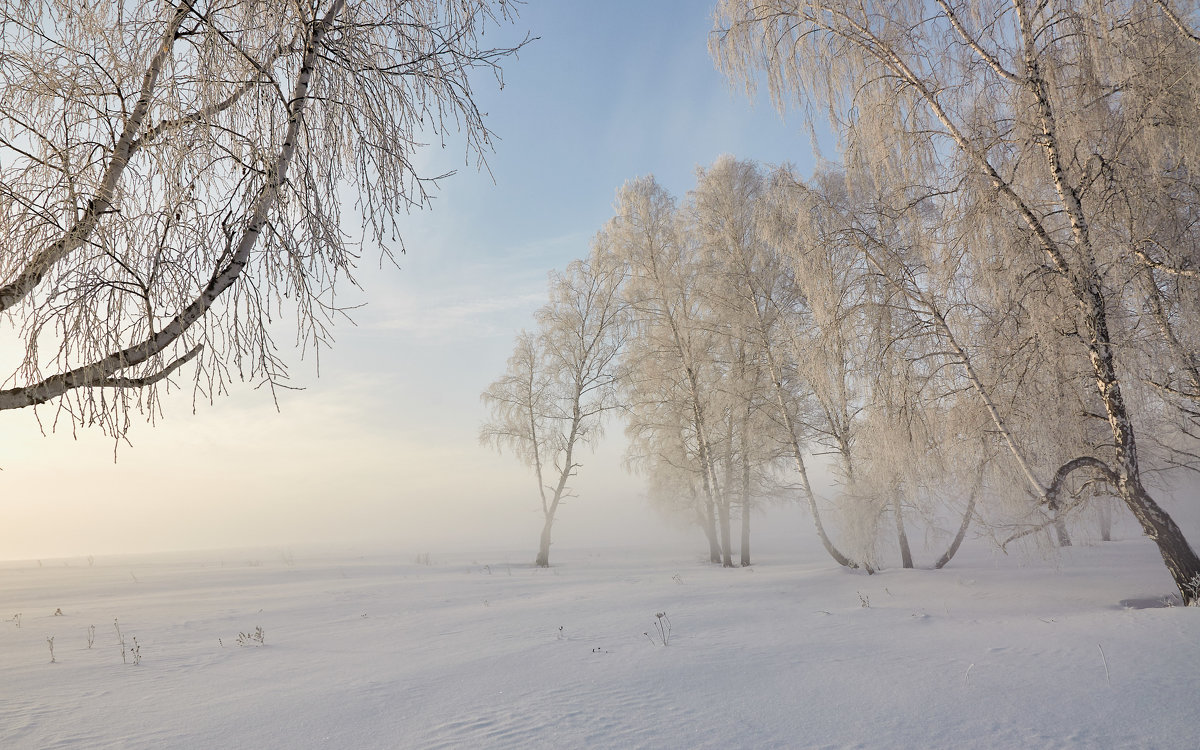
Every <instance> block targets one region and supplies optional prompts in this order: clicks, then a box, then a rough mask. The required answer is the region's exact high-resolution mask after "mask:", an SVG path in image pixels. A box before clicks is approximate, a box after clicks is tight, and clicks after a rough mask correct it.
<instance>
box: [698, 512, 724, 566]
mask: <svg viewBox="0 0 1200 750" xmlns="http://www.w3.org/2000/svg"><path fill="white" fill-rule="evenodd" d="M700 528H702V529H704V535H705V536H706V537H708V561H709V562H712V563H719V562H721V544H720V542H718V541H717V516H716V513H715V512H714V511H713V502H712V501H711V500H705V502H704V510H703V511H701V512H700Z"/></svg>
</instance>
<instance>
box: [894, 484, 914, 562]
mask: <svg viewBox="0 0 1200 750" xmlns="http://www.w3.org/2000/svg"><path fill="white" fill-rule="evenodd" d="M892 513H894V514H895V516H896V535H897V537H898V538H899V540H900V560H901V564H902V565H904V567H906V568H911V567H912V566H913V559H912V550H910V549H909V548H908V534H907V533H905V531H904V511H903V508H902V506H901V503H900V493H899V492H896V494H895V495H893V496H892Z"/></svg>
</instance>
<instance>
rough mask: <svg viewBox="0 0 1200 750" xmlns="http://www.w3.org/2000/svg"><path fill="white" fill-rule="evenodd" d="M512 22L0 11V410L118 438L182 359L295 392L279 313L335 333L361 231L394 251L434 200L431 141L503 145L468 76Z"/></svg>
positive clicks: (437, 9) (495, 13)
mask: <svg viewBox="0 0 1200 750" xmlns="http://www.w3.org/2000/svg"><path fill="white" fill-rule="evenodd" d="M511 12H512V8H511V4H509V3H505V2H503V1H501V2H492V0H411V1H410V2H395V1H393V0H305V2H297V1H295V0H283V1H279V0H271V1H269V2H268V1H267V0H172V1H170V2H164V1H163V0H128V1H122V2H78V1H77V0H19V1H16V2H3V3H0V29H2V31H3V34H2V36H0V247H2V248H3V251H2V252H0V326H2V328H3V335H4V336H5V337H6V340H7V343H6V345H5V346H6V349H7V351H9V352H12V353H14V356H13V358H12V361H6V362H5V363H4V365H5V366H12V367H14V370H13V371H12V373H11V374H10V375H8V376H7V378H6V379H5V381H4V383H3V387H2V389H0V409H17V408H22V407H27V406H36V405H38V404H43V403H47V402H52V403H54V404H55V405H56V406H55V408H56V419H57V418H58V416H57V415H59V414H63V415H66V418H67V419H69V420H70V421H71V422H72V424H86V425H97V426H99V427H100V428H101V429H103V430H105V431H107V432H109V433H113V434H122V433H123V432H124V431H125V430H126V429H127V426H128V423H129V412H130V409H131V408H138V409H142V410H145V411H147V412H149V413H150V414H151V415H153V414H154V413H155V412H156V409H157V405H158V389H159V388H161V387H163V386H164V385H165V384H167V383H169V380H168V378H169V377H170V376H171V375H173V374H175V373H178V372H180V368H182V367H184V365H186V364H187V363H189V362H192V363H194V372H195V374H194V376H187V377H190V378H193V379H194V384H195V389H196V392H197V395H199V396H200V397H204V398H211V397H212V396H213V395H214V394H215V393H217V392H220V391H222V390H224V389H225V387H226V385H227V383H228V382H229V381H230V379H231V378H233V377H241V378H249V379H253V380H257V381H259V382H266V383H269V384H272V385H273V384H274V383H276V382H277V381H279V380H280V379H283V378H285V377H286V366H285V363H284V361H283V360H282V359H281V357H280V355H279V353H278V351H277V349H276V347H275V344H274V343H273V341H272V334H273V327H272V320H277V319H279V318H284V319H288V320H294V321H295V324H296V326H297V331H296V335H297V339H298V341H299V342H300V343H301V345H303V346H305V347H313V348H319V347H321V346H324V345H326V344H327V343H328V342H329V340H330V336H329V326H330V325H331V324H332V322H333V320H334V319H335V318H336V317H338V316H339V315H340V314H342V311H341V310H340V309H339V303H338V299H337V297H336V296H335V293H336V291H337V290H338V289H339V288H344V286H345V285H346V284H353V283H354V277H353V271H354V267H355V264H356V261H357V258H358V254H359V252H360V251H361V248H362V245H363V242H362V241H360V240H359V239H358V237H360V236H365V242H366V243H368V244H374V245H378V246H379V248H380V249H381V252H383V253H384V254H385V255H388V254H390V252H391V248H396V247H400V248H402V244H400V243H401V241H400V238H399V236H398V234H397V231H398V229H397V226H396V218H397V216H398V215H399V214H402V213H404V212H405V211H406V210H408V209H409V208H411V207H414V206H423V205H425V204H426V203H427V191H428V190H429V188H430V186H431V184H432V181H431V180H430V179H429V178H428V177H426V176H424V175H422V174H420V173H418V172H417V171H416V169H415V167H414V158H413V157H414V154H415V153H416V151H417V149H418V148H419V147H420V145H421V143H422V142H423V141H425V140H428V139H430V138H433V139H442V140H444V139H446V138H447V137H455V131H458V135H457V137H461V138H463V139H464V140H465V143H466V151H467V155H468V159H471V158H479V159H482V157H483V155H484V154H485V153H486V152H487V151H488V150H489V149H490V148H491V136H490V133H489V131H488V129H487V127H486V125H485V124H484V120H483V116H482V113H481V112H480V111H479V109H478V108H477V106H476V104H475V100H474V95H473V92H472V87H471V79H472V73H473V72H474V71H477V70H483V71H486V72H490V73H494V74H495V75H497V76H499V73H500V69H499V67H498V66H499V64H500V62H501V61H502V60H503V58H504V57H505V56H507V55H509V54H511V53H512V52H513V51H515V50H514V49H513V48H501V49H489V48H486V47H484V46H482V45H481V44H480V41H481V36H482V34H483V33H484V32H485V30H488V29H491V28H493V27H498V26H499V25H501V24H505V23H507V22H508V21H509V20H511V18H510V15H511ZM518 46H519V45H518ZM348 191H349V192H348ZM346 194H356V195H357V198H356V201H355V203H354V204H353V210H352V211H349V212H346V211H344V207H343V203H342V197H343V195H346ZM364 229H365V235H364V233H363V231H362V230H364Z"/></svg>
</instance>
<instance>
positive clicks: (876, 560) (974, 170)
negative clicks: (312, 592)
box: [484, 0, 1200, 603]
mask: <svg viewBox="0 0 1200 750" xmlns="http://www.w3.org/2000/svg"><path fill="white" fill-rule="evenodd" d="M1193 15H1194V14H1193V13H1192V12H1191V11H1190V9H1185V10H1180V11H1176V10H1174V9H1173V8H1172V7H1171V5H1170V4H1169V3H1166V2H1165V1H1162V2H1101V1H1099V0H1095V1H1091V0H1089V1H1087V2H1051V3H1045V2H1043V3H1036V4H1034V3H1026V2H1022V1H1021V0H1015V1H1014V2H1011V3H1010V2H984V3H961V2H960V3H956V2H950V0H936V1H935V2H932V3H927V2H913V3H899V4H897V3H874V2H866V3H855V4H848V3H842V2H801V3H796V2H790V1H788V2H784V1H783V0H768V1H766V2H762V1H761V0H760V1H756V2H746V0H722V2H720V3H719V4H718V6H717V10H716V13H715V29H714V32H713V34H712V37H711V40H710V46H711V50H712V52H713V55H714V57H715V59H716V61H717V64H718V66H719V67H720V68H721V69H722V70H724V71H725V72H726V73H727V74H728V75H729V76H730V77H731V79H732V80H734V81H740V82H742V83H744V84H745V85H746V86H748V87H750V88H753V87H754V86H755V85H756V84H757V83H758V82H759V81H760V79H761V80H765V81H766V83H767V86H768V88H769V90H770V93H771V95H772V96H773V98H774V99H775V101H776V103H777V104H779V105H780V106H781V108H786V107H788V106H792V105H795V106H798V107H799V108H800V110H801V111H802V112H804V113H805V114H806V116H807V117H808V118H809V120H810V122H812V121H815V120H816V119H817V117H818V113H820V115H821V116H823V117H824V118H825V119H827V120H828V122H829V124H830V126H831V127H832V129H833V131H834V132H835V134H836V135H837V137H838V153H837V159H836V160H835V161H833V162H829V163H826V164H824V165H823V166H822V167H821V168H819V169H818V170H817V172H816V173H815V174H813V175H811V176H810V177H808V178H802V177H801V176H799V175H797V174H796V173H795V172H794V170H792V169H790V168H787V167H778V168H769V167H765V166H762V165H759V164H755V163H752V162H744V161H738V160H736V159H734V158H732V157H727V158H722V159H721V160H719V161H718V162H716V163H715V164H713V165H712V166H710V167H708V168H705V169H701V170H698V172H697V182H696V186H695V187H694V189H693V190H692V191H690V192H689V193H688V195H687V196H686V197H685V198H684V199H683V200H677V199H676V198H675V197H673V196H672V195H670V194H669V193H668V191H666V190H665V189H664V188H663V187H662V186H660V185H659V184H657V183H656V182H655V181H654V179H653V178H649V177H647V178H641V179H638V180H634V181H632V182H630V183H627V184H626V185H625V186H624V187H623V188H621V190H620V191H619V192H618V196H617V201H616V210H615V215H614V216H613V218H612V219H611V220H610V221H609V222H608V224H607V225H606V226H605V227H604V228H603V229H602V230H601V231H600V232H599V233H598V234H597V236H596V238H595V240H594V242H593V246H592V248H591V250H590V252H589V254H588V257H587V259H586V260H582V261H579V262H577V263H576V264H574V265H573V266H572V269H573V270H571V271H569V273H568V275H571V274H577V275H580V278H581V279H582V278H588V277H591V276H595V277H596V278H603V279H605V281H604V282H603V283H600V284H599V286H596V287H595V291H596V293H597V296H596V297H595V300H596V301H597V303H596V305H595V306H593V305H592V302H591V300H592V299H593V298H592V297H588V300H589V302H588V303H587V304H584V305H582V306H581V305H580V304H579V298H578V296H577V294H578V293H577V292H571V293H568V294H567V297H572V295H576V296H575V297H574V299H575V302H574V303H572V305H571V306H570V307H571V309H572V310H579V311H582V312H581V313H580V314H578V315H574V316H573V317H571V323H570V324H569V325H560V324H559V320H560V318H561V316H559V315H556V314H555V310H559V309H561V307H562V305H563V302H562V301H561V300H562V297H561V294H560V291H561V289H562V288H564V287H563V284H564V281H563V278H558V277H556V279H555V280H554V281H553V282H552V289H554V290H556V291H554V292H552V300H551V301H550V302H549V303H548V305H547V307H546V308H544V310H543V312H542V313H539V318H538V320H539V325H538V327H537V329H536V331H535V332H534V333H531V334H528V336H527V338H528V339H529V342H530V344H531V346H532V349H531V352H532V353H533V358H532V359H531V360H530V361H529V365H530V367H531V368H532V370H533V371H534V374H532V375H531V376H530V382H534V381H536V382H539V383H544V384H545V388H544V389H540V390H537V392H538V394H539V398H543V399H549V401H547V402H546V403H550V402H553V403H555V404H559V405H561V404H568V405H569V408H565V409H564V408H560V407H555V408H554V409H545V408H543V407H542V406H538V405H535V404H534V400H533V399H532V398H530V399H526V402H528V404H527V408H524V409H523V410H519V411H521V413H522V415H523V418H524V420H525V421H526V422H528V427H527V428H526V427H521V428H519V429H518V428H515V427H512V424H515V423H511V424H510V420H508V419H507V417H506V415H505V414H502V413H500V412H499V411H497V410H496V409H495V408H493V411H492V414H493V422H492V425H491V426H492V427H494V426H496V425H503V426H504V427H502V429H500V430H498V431H497V430H491V431H489V429H490V428H485V435H486V436H488V439H491V440H495V441H497V442H498V443H503V444H507V445H511V446H514V447H515V446H517V445H523V446H525V448H523V450H525V451H526V453H525V455H526V456H527V457H528V456H533V460H534V462H535V463H538V464H539V465H544V466H549V465H553V466H554V468H555V471H556V472H557V474H556V476H557V478H558V480H559V481H558V482H557V484H555V485H554V490H555V491H554V492H553V493H552V495H553V496H554V497H556V498H557V497H559V496H560V495H561V494H562V492H565V491H569V478H570V476H571V474H572V472H573V471H574V470H575V469H576V468H577V466H578V459H577V456H578V453H577V451H578V449H579V447H580V446H581V445H582V444H583V443H585V442H587V441H588V440H592V439H594V437H595V435H596V434H597V432H598V431H599V428H600V424H601V418H602V416H603V415H604V414H605V413H606V412H610V411H613V410H615V409H617V408H618V407H619V409H620V414H621V416H622V418H623V421H624V424H625V429H626V432H627V435H628V437H629V445H630V447H629V456H628V459H629V463H630V464H631V466H633V467H634V468H636V469H637V470H639V471H641V472H643V473H644V474H645V476H646V477H647V479H648V485H649V487H650V490H651V494H652V495H653V496H655V497H658V498H661V499H662V500H663V501H664V502H669V503H674V504H677V505H678V506H679V507H681V508H682V509H684V511H685V512H687V513H690V514H692V515H693V517H694V518H695V520H696V522H697V524H698V525H699V526H700V528H702V529H703V531H704V533H705V536H706V537H707V539H708V542H709V547H710V552H711V555H712V557H713V559H714V561H717V560H719V561H720V562H721V563H723V564H725V565H732V564H733V562H732V556H733V552H732V550H733V546H734V545H733V542H732V537H733V530H732V527H733V525H734V523H735V521H740V524H741V535H740V536H741V546H740V549H741V553H742V562H743V563H746V562H748V561H749V558H748V551H749V537H748V534H749V531H748V530H749V522H750V518H751V511H752V509H753V507H754V506H755V504H756V503H759V502H763V501H765V500H766V499H767V498H769V497H772V496H776V495H779V494H780V490H781V485H783V487H782V489H783V490H785V491H788V492H792V493H794V494H795V495H796V496H798V497H799V498H800V499H801V500H802V501H803V502H805V504H807V505H808V506H809V508H810V510H811V512H812V515H813V518H814V521H815V527H816V530H817V534H818V535H819V537H820V539H821V541H822V543H823V545H824V546H825V548H826V550H827V551H828V552H829V553H830V555H831V556H832V557H833V559H835V560H836V561H837V562H838V563H839V564H842V565H846V566H849V567H856V568H862V569H864V570H867V571H871V570H873V569H875V568H876V567H878V566H879V565H881V564H883V563H884V561H883V560H881V559H880V550H881V549H882V547H881V540H883V539H884V538H885V537H886V538H887V539H889V540H892V539H894V540H895V542H894V544H895V549H897V550H898V551H899V554H900V557H901V564H903V565H906V566H911V565H913V564H915V563H914V560H913V553H912V549H911V545H910V544H909V542H908V536H909V535H908V533H907V531H908V528H909V526H910V524H913V523H922V524H926V525H927V524H928V523H930V522H931V519H936V518H945V517H946V510H947V509H950V511H951V513H952V514H953V515H954V516H955V517H957V518H960V519H961V523H959V524H957V526H954V525H952V526H951V528H949V529H947V533H946V534H945V535H944V537H945V541H946V544H945V547H944V549H943V550H941V552H942V554H941V556H940V557H939V558H938V560H937V561H936V563H934V564H935V565H938V566H940V565H942V564H945V562H946V561H947V560H948V559H949V557H950V556H952V555H953V553H954V550H955V549H956V548H957V545H958V544H959V543H960V542H961V539H962V535H963V533H965V531H966V527H967V524H968V523H970V522H971V521H972V519H976V518H977V519H982V520H983V522H984V525H985V527H986V529H987V530H988V532H989V533H991V534H992V535H993V536H995V538H996V540H997V542H998V543H1000V544H1006V543H1009V542H1011V541H1012V540H1015V539H1018V538H1020V537H1022V536H1024V535H1028V534H1032V533H1038V532H1040V531H1042V530H1045V531H1046V533H1049V534H1053V535H1054V537H1055V539H1056V540H1057V542H1058V543H1060V544H1069V543H1070V523H1069V522H1070V520H1071V519H1072V518H1073V517H1076V516H1078V515H1079V514H1081V513H1083V512H1085V511H1086V510H1087V509H1088V508H1093V509H1096V512H1098V513H1099V514H1100V515H1102V516H1103V515H1104V513H1105V512H1106V511H1107V509H1108V507H1109V504H1110V503H1112V502H1113V501H1114V500H1115V501H1118V502H1119V503H1121V504H1123V505H1124V506H1125V507H1126V508H1127V509H1128V510H1129V511H1130V512H1131V513H1132V515H1133V516H1134V518H1135V519H1136V520H1137V522H1138V523H1139V525H1140V527H1141V529H1142V530H1143V532H1144V533H1145V534H1146V535H1147V536H1148V537H1150V538H1151V539H1152V540H1153V541H1154V542H1155V543H1156V544H1157V546H1158V549H1159V550H1160V552H1161V553H1162V557H1163V560H1164V563H1165V564H1166V566H1167V568H1168V570H1169V572H1170V573H1171V575H1172V577H1173V579H1174V581H1175V583H1176V585H1177V586H1178V587H1179V589H1180V592H1181V594H1182V596H1183V598H1184V600H1185V601H1186V602H1189V603H1192V602H1195V601H1196V600H1197V598H1198V596H1200V590H1198V589H1200V559H1198V558H1197V556H1196V554H1195V552H1194V551H1193V550H1192V548H1191V547H1190V546H1189V544H1188V542H1187V540H1186V539H1185V537H1184V535H1183V533H1182V531H1181V530H1180V529H1179V527H1178V525H1177V524H1176V523H1175V522H1174V521H1173V519H1172V518H1171V517H1170V515H1169V514H1168V513H1167V512H1166V511H1165V510H1164V509H1163V507H1162V506H1161V505H1160V504H1159V503H1158V502H1157V501H1156V500H1155V498H1154V495H1153V494H1152V490H1151V488H1152V487H1153V486H1155V480H1156V478H1158V477H1161V476H1163V475H1165V474H1167V473H1169V472H1172V471H1175V470H1178V469H1181V468H1184V469H1195V468H1196V467H1197V459H1196V450H1197V440H1198V439H1200V327H1198V326H1197V325H1196V323H1197V321H1198V320H1200V318H1198V313H1200V309H1198V308H1200V221H1198V219H1200V211H1198V200H1200V190H1198V189H1197V188H1198V187H1200V184H1198V181H1200V170H1198V169H1197V166H1196V165H1197V161H1196V160H1197V157H1198V156H1200V150H1198V147H1200V106H1197V105H1200V38H1198V37H1197V36H1196V34H1195V33H1194V32H1193V31H1192V28H1193V27H1192V26H1190V25H1189V21H1190V19H1191V18H1192V17H1193ZM567 286H569V287H570V288H571V289H575V290H580V289H584V288H588V289H591V288H593V286H594V285H592V284H584V283H577V282H571V283H569V284H567ZM600 300H602V301H603V302H602V304H601V303H600ZM613 309H617V310H619V313H618V314H601V313H599V312H598V311H599V310H607V311H611V310H613ZM585 331H587V333H586V334H585V333H584V332H585ZM568 341H569V342H571V346H570V348H569V351H570V352H571V353H572V354H574V355H578V356H576V357H575V360H576V361H577V363H583V362H585V361H586V362H588V363H590V364H589V365H588V367H590V368H592V369H587V368H584V367H582V364H577V366H574V367H566V368H564V367H563V365H562V364H561V361H562V358H561V353H562V352H563V351H566V350H565V349H563V346H564V342H568ZM588 341H594V342H603V345H602V346H600V347H592V346H589V345H586V343H585V342H588ZM597 348H600V349H603V351H604V352H605V353H604V355H603V356H602V357H597V355H596V353H595V352H596V351H597ZM549 349H555V350H556V351H557V352H558V353H557V354H555V355H553V356H547V355H540V354H538V352H539V351H544V350H549ZM614 353H615V354H614ZM515 358H516V355H514V359H515ZM513 367H514V365H513V362H511V361H510V366H509V372H508V374H507V375H506V376H505V379H508V378H510V377H511V376H512V374H513ZM585 370H586V372H588V373H589V375H588V377H590V378H592V380H590V381H589V380H588V378H581V377H580V376H579V375H578V374H574V375H570V374H568V375H564V374H563V373H564V372H574V373H578V372H582V371H585ZM586 382H591V383H593V384H594V386H595V387H594V388H593V389H592V390H590V391H587V394H590V395H588V396H587V397H586V398H584V400H583V401H580V398H581V397H583V395H584V393H585V391H584V386H583V385H582V384H584V383H586ZM529 392H530V393H532V392H533V389H531V390H530V391H529ZM498 395H499V394H498V393H497V392H496V386H493V387H492V388H490V389H489V390H488V391H487V392H486V393H485V394H484V400H485V401H486V402H487V403H489V404H490V405H492V406H493V407H495V406H496V405H497V404H499V403H511V402H505V401H503V399H498V398H497V396H498ZM589 399H590V400H589ZM526 402H522V403H523V404H525V403H526ZM582 403H587V404H590V406H588V407H587V408H583V407H581V406H579V404H582ZM572 404H573V406H572ZM568 417H569V418H568ZM564 426H569V428H567V427H564ZM535 432H536V433H537V435H539V436H540V437H533V433H535ZM817 455H823V456H826V457H827V458H828V459H829V461H830V463H831V465H832V467H833V471H834V472H835V473H836V475H837V478H838V481H839V488H838V492H837V495H836V498H834V502H833V508H832V510H833V513H834V515H835V516H836V519H837V524H836V527H837V528H836V531H837V533H836V534H834V533H833V532H832V530H830V529H829V527H827V525H826V523H825V520H824V519H823V516H822V514H823V513H825V512H827V511H828V510H829V509H828V508H822V506H821V504H820V503H818V501H817V496H816V493H815V491H814V488H813V486H812V483H811V482H810V477H809V473H810V471H811V466H810V464H811V462H812V461H813V458H814V456H817ZM541 483H542V480H541V479H539V484H541ZM556 507H557V506H556V504H555V503H554V502H549V503H547V504H546V505H545V506H544V509H545V520H546V524H545V530H546V531H545V533H544V534H543V554H542V555H540V556H539V562H542V563H545V561H546V560H547V559H548V558H547V556H546V553H547V550H548V547H547V546H546V545H547V544H548V542H549V532H550V527H551V525H552V522H553V517H554V512H555V510H556Z"/></svg>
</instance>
